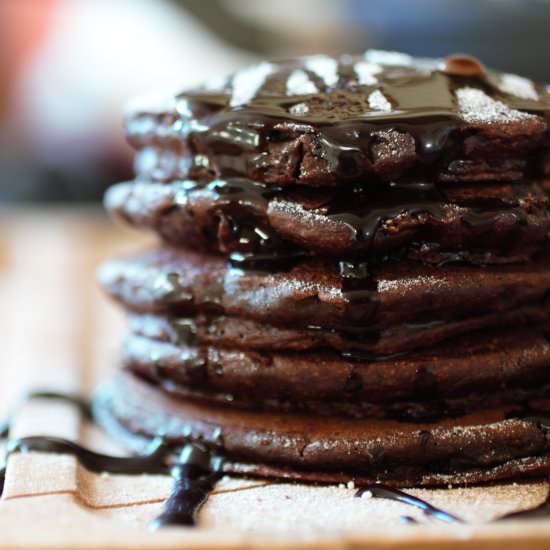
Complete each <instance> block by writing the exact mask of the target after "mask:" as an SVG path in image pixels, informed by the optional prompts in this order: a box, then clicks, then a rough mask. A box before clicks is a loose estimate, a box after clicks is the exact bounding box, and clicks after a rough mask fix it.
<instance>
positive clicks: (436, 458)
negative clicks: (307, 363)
mask: <svg viewBox="0 0 550 550" xmlns="http://www.w3.org/2000/svg"><path fill="white" fill-rule="evenodd" d="M542 405H544V406H546V407H548V406H549V402H545V403H542V404H541V403H539V407H540V406H542ZM96 411H97V414H98V416H99V419H100V421H101V422H102V423H103V424H104V425H106V427H107V428H108V429H111V430H112V431H116V432H117V434H118V435H120V433H121V431H124V432H126V433H128V432H130V433H132V434H135V435H137V436H142V437H143V438H145V439H149V438H152V437H154V436H157V435H159V434H162V435H163V436H164V437H165V438H166V439H167V440H168V441H170V442H174V443H184V442H186V441H189V440H196V441H201V442H203V443H204V444H206V445H208V446H210V447H212V448H213V449H217V450H219V451H220V452H222V453H223V454H224V456H225V457H227V458H226V462H225V465H224V470H225V471H227V472H232V473H245V474H249V475H260V476H267V477H275V478H291V479H296V480H301V481H319V482H331V481H342V480H344V479H347V480H349V479H355V480H356V481H357V482H359V483H361V482H367V481H384V482H389V483H393V484H396V485H402V486H407V485H437V484H441V483H473V482H480V481H489V480H495V479H502V478H510V477H514V476H522V477H525V476H529V475H541V474H547V473H548V472H550V459H548V457H547V453H548V450H549V448H548V442H547V440H546V437H545V433H544V431H543V430H542V429H541V428H540V427H537V425H536V424H535V423H533V422H529V421H526V420H518V419H506V416H507V415H508V414H510V413H511V412H512V411H513V409H512V410H510V409H509V408H494V409H487V410H483V411H478V412H476V413H473V414H468V415H465V416H463V417H460V418H452V419H446V420H441V421H439V422H437V423H407V422H398V421H393V420H376V419H372V420H369V421H368V422H366V421H365V420H355V419H350V418H346V419H342V418H325V417H318V416H316V415H307V414H293V415H289V414H277V413H266V412H261V413H259V412H254V411H245V410H241V409H237V408H235V407H230V406H227V405H207V404H205V403H197V402H193V401H192V400H183V399H174V398H172V397H169V396H167V395H166V394H164V393H163V392H162V391H160V390H159V389H157V388H155V387H154V386H151V385H149V384H147V383H145V382H142V381H140V380H138V379H137V378H135V377H133V376H130V375H127V374H126V375H122V374H121V375H119V376H118V377H117V380H116V382H115V383H114V384H111V385H109V386H108V387H106V388H104V389H103V392H102V393H101V394H99V397H98V400H97V406H96ZM131 440H132V438H129V439H128V442H130V441H131ZM141 443H143V440H142V441H141Z"/></svg>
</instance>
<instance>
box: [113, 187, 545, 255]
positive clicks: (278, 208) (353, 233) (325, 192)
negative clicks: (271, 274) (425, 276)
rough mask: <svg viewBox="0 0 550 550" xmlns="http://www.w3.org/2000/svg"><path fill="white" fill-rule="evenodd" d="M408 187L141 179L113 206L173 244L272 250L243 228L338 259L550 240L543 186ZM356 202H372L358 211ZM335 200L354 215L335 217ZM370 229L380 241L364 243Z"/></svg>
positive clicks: (521, 248)
mask: <svg viewBox="0 0 550 550" xmlns="http://www.w3.org/2000/svg"><path fill="white" fill-rule="evenodd" d="M193 185H196V187H193ZM189 187H190V188H189ZM409 187H410V188H411V187H413V186H412V185H410V186H409ZM406 188H407V185H406V184H403V186H401V189H405V191H403V193H399V192H395V191H393V193H394V194H395V203H394V202H393V199H392V201H389V199H388V195H389V196H391V193H390V190H389V189H388V193H385V192H384V191H383V190H382V189H380V190H378V191H376V192H373V193H371V194H369V193H366V194H365V193H364V196H363V197H362V198H361V199H360V198H359V194H358V193H357V192H350V193H348V195H349V196H346V191H345V190H344V191H342V190H338V191H337V190H333V189H302V190H300V191H296V190H295V191H293V192H288V191H282V192H279V193H276V194H271V195H270V196H263V193H267V191H266V189H268V188H266V187H262V186H260V185H259V184H255V183H253V182H247V181H245V180H239V179H229V180H225V181H222V182H219V183H218V182H216V181H214V182H211V183H209V184H208V185H201V184H198V183H197V182H189V181H188V182H172V183H169V184H159V183H151V182H141V181H137V182H134V183H122V184H118V185H115V186H113V187H111V188H110V189H109V191H107V194H106V196H105V204H106V207H107V209H108V210H109V211H110V212H111V213H112V214H113V215H115V216H116V217H118V218H120V219H122V220H124V221H126V222H128V223H130V224H131V225H134V226H137V227H147V228H150V229H153V230H154V231H156V232H157V233H158V234H159V235H160V236H161V237H162V238H163V239H164V240H165V241H166V242H168V243H172V244H174V245H186V246H189V247H192V248H195V249H203V250H210V251H212V252H221V253H230V252H262V251H263V249H264V248H269V247H270V246H273V245H270V244H269V243H270V241H267V242H266V241H262V239H260V238H258V237H256V239H254V240H253V241H251V239H250V238H247V239H244V240H243V239H242V238H240V237H241V236H242V234H243V232H244V231H248V234H252V235H254V234H253V231H254V230H255V229H256V228H258V229H259V231H261V234H262V235H264V234H266V235H268V236H270V239H271V240H273V237H275V238H276V239H277V241H276V245H277V246H279V247H281V246H284V243H286V246H287V247H288V246H295V247H298V248H300V249H304V250H307V251H311V252H315V253H319V254H324V255H334V256H338V257H346V256H349V255H351V254H354V253H357V252H359V251H361V250H363V251H365V250H368V252H369V253H373V254H388V253H390V252H392V253H394V254H399V255H400V256H403V257H411V258H414V259H422V260H423V261H430V262H434V261H435V262H439V261H441V260H442V259H445V258H446V257H448V255H449V254H447V256H445V252H447V253H449V252H454V253H455V254H457V255H458V254H460V255H461V256H462V257H463V258H464V259H470V260H471V261H476V259H477V260H478V261H481V262H485V263H488V262H499V261H500V262H505V261H518V260H521V259H523V260H525V259H528V258H529V255H530V254H531V253H532V252H533V250H536V248H538V247H540V245H541V243H545V242H546V240H547V235H548V231H549V230H550V213H549V211H548V196H547V194H546V190H545V185H543V184H541V183H535V182H531V183H529V184H504V183H499V184H490V185H489V184H485V185H484V184H481V183H476V184H471V185H462V186H450V187H449V186H448V187H447V188H446V189H445V196H441V197H440V196H432V197H428V198H426V197H423V194H422V193H417V196H415V194H414V192H412V191H409V192H407V191H406ZM436 194H437V195H438V194H439V192H436V191H433V192H432V195H436ZM370 195H374V196H372V197H371V196H370ZM400 195H401V196H400ZM403 195H406V196H403ZM358 200H362V201H363V202H364V206H362V207H360V208H359V210H358V211H357V212H356V210H357V202H358ZM342 203H344V204H342ZM335 204H336V205H338V207H337V210H338V211H342V210H343V209H344V210H345V209H347V210H348V211H349V212H354V215H353V216H348V217H347V218H346V216H345V215H344V216H340V215H338V214H334V213H333V210H334V205H335ZM367 228H368V229H367ZM363 231H368V232H369V233H372V238H369V239H366V240H365V239H362V238H361V234H362V232H363ZM278 240H282V241H283V244H282V245H281V243H278ZM420 245H424V246H420ZM426 245H429V246H426Z"/></svg>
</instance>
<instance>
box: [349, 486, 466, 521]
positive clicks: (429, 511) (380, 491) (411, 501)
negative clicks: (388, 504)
mask: <svg viewBox="0 0 550 550" xmlns="http://www.w3.org/2000/svg"><path fill="white" fill-rule="evenodd" d="M367 492H369V493H371V494H372V496H373V497H374V498H386V499H389V500H394V501H396V502H401V503H403V504H408V505H409V506H414V507H415V508H418V509H420V510H422V512H423V513H424V515H426V516H428V517H430V518H434V519H437V520H439V521H443V522H445V523H464V521H463V520H461V519H460V518H458V517H457V516H454V515H453V514H450V513H449V512H445V510H441V509H440V508H436V507H435V506H433V505H431V504H429V503H428V502H426V501H425V500H422V499H420V498H417V497H413V496H412V495H409V494H407V493H405V492H403V491H400V490H399V489H394V488H393V487H389V486H387V485H381V484H372V485H365V486H364V487H361V489H359V490H358V491H357V492H356V493H355V496H356V497H358V498H360V497H362V496H363V495H364V494H365V493H367Z"/></svg>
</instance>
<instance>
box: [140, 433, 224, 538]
mask: <svg viewBox="0 0 550 550" xmlns="http://www.w3.org/2000/svg"><path fill="white" fill-rule="evenodd" d="M219 467H220V461H219V460H214V461H213V460H212V455H211V453H210V451H209V450H208V449H206V448H205V447H203V446H202V445H198V444H192V445H191V444H190V445H186V446H185V447H184V448H183V451H182V452H181V454H180V457H179V460H178V461H177V463H176V464H175V465H174V466H173V467H172V469H171V472H170V473H171V474H172V477H173V478H174V488H173V489H172V492H171V494H170V497H169V498H168V500H167V501H166V503H165V505H164V510H163V512H162V513H161V514H160V516H158V517H157V518H156V519H155V520H153V522H152V523H151V524H150V528H151V529H158V528H160V527H165V526H168V525H187V526H192V525H195V524H196V516H197V513H198V511H199V510H200V508H201V506H202V505H203V504H204V502H205V501H206V499H207V498H208V494H209V493H210V491H211V490H212V489H213V488H214V486H215V484H216V482H217V481H218V479H219V478H220V473H219V471H218V470H219Z"/></svg>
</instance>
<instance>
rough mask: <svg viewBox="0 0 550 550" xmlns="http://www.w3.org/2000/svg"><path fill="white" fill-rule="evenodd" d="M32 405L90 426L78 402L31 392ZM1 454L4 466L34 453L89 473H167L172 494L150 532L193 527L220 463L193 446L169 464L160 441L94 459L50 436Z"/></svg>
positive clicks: (167, 449)
mask: <svg viewBox="0 0 550 550" xmlns="http://www.w3.org/2000/svg"><path fill="white" fill-rule="evenodd" d="M31 399H52V400H61V401H66V402H68V403H71V404H73V405H75V406H76V407H78V409H79V410H80V411H81V412H82V414H83V415H84V416H85V417H86V418H87V419H89V420H90V421H94V418H93V415H92V412H93V408H92V406H91V403H89V402H88V401H87V400H85V399H84V398H82V397H79V396H76V395H72V394H65V393H59V392H52V391H36V392H31V393H29V394H27V395H26V396H25V398H24V399H23V401H28V400H31ZM9 430H10V424H9V422H6V423H5V425H4V426H3V427H2V430H1V432H0V438H2V439H6V438H8V437H9ZM179 449H181V447H179ZM6 451H7V454H6V457H5V461H6V460H7V457H8V456H9V454H11V453H14V452H22V453H27V452H32V451H37V452H45V453H54V454H68V455H72V456H74V457H75V458H77V460H78V461H79V463H80V464H81V465H82V466H84V467H85V468H86V469H88V470H91V471H93V472H109V473H112V474H134V475H141V474H166V473H170V474H171V475H172V477H173V478H174V489H173V491H172V494H171V495H170V497H169V499H168V500H167V501H166V503H165V505H164V511H163V512H162V514H161V515H160V516H159V517H158V518H157V519H156V520H154V522H153V523H152V525H151V526H152V528H154V529H156V528H159V527H162V526H165V525H186V526H191V525H195V521H196V514H197V512H198V510H199V509H200V507H201V506H202V504H203V503H204V502H205V501H206V499H207V498H208V495H209V493H210V491H211V490H212V489H213V487H214V485H215V484H216V481H217V480H218V479H219V476H220V474H219V470H220V467H221V459H220V458H218V457H214V456H213V455H212V454H211V453H210V451H209V450H208V449H207V448H206V447H204V446H202V445H200V444H198V443H188V444H187V445H185V446H184V447H183V449H181V450H180V451H179V456H178V458H177V459H176V461H175V463H174V456H176V455H177V453H178V447H175V446H174V445H171V444H169V443H167V442H166V441H165V440H163V439H162V438H157V439H154V440H153V441H152V442H151V445H150V449H149V452H147V453H146V454H143V455H137V456H131V457H120V456H111V455H106V454H102V453H97V452H95V451H92V450H90V449H88V448H86V447H84V446H82V445H80V444H79V443H76V442H74V441H70V440H67V439H63V438H59V437H51V436H31V437H23V438H19V439H11V440H9V439H8V441H7V449H6ZM5 461H4V464H3V466H2V467H1V469H0V496H1V495H2V493H3V489H4V483H5V476H6V463H5Z"/></svg>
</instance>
